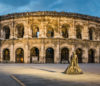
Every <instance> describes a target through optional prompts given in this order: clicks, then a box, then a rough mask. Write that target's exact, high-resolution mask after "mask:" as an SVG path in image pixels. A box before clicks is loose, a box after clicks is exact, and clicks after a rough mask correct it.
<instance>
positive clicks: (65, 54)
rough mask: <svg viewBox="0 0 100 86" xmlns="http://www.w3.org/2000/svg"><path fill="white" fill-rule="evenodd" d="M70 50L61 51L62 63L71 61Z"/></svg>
mask: <svg viewBox="0 0 100 86" xmlns="http://www.w3.org/2000/svg"><path fill="white" fill-rule="evenodd" d="M68 60H69V49H68V48H63V49H62V50H61V63H66V62H67V63H68V62H69V61H68Z"/></svg>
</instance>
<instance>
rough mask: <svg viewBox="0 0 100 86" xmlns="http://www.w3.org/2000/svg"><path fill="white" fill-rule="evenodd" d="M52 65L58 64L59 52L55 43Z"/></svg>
mask: <svg viewBox="0 0 100 86" xmlns="http://www.w3.org/2000/svg"><path fill="white" fill-rule="evenodd" d="M54 63H56V64H57V63H60V50H59V43H57V45H56V48H55V51H54Z"/></svg>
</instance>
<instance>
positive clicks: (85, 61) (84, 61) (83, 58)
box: [82, 48, 88, 63]
mask: <svg viewBox="0 0 100 86" xmlns="http://www.w3.org/2000/svg"><path fill="white" fill-rule="evenodd" d="M82 62H83V63H88V49H87V48H85V49H84V50H83V55H82Z"/></svg>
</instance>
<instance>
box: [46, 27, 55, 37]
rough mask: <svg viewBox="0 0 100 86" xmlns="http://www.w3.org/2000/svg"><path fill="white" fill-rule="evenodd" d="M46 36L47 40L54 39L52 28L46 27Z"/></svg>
mask: <svg viewBox="0 0 100 86" xmlns="http://www.w3.org/2000/svg"><path fill="white" fill-rule="evenodd" d="M46 35H47V37H48V38H53V37H54V30H53V28H52V27H50V26H48V28H47V33H46Z"/></svg>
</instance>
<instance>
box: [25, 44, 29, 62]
mask: <svg viewBox="0 0 100 86" xmlns="http://www.w3.org/2000/svg"><path fill="white" fill-rule="evenodd" d="M28 51H29V49H28V45H27V44H26V45H25V48H24V63H28V57H29V52H28Z"/></svg>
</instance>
